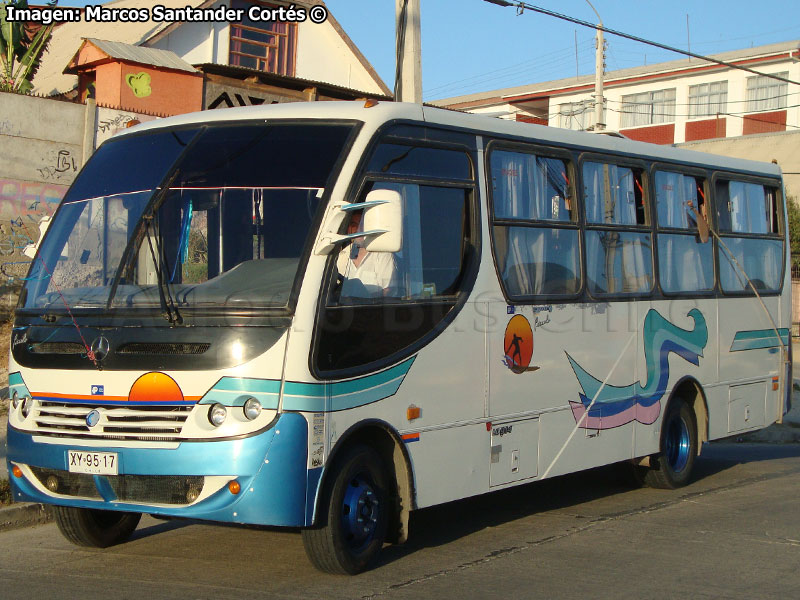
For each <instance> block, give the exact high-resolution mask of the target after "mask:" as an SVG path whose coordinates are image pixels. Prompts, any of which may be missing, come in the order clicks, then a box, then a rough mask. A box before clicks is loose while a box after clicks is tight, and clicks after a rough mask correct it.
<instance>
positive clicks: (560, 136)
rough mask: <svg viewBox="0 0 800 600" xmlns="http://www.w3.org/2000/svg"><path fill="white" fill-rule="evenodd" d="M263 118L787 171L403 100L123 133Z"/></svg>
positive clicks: (240, 115)
mask: <svg viewBox="0 0 800 600" xmlns="http://www.w3.org/2000/svg"><path fill="white" fill-rule="evenodd" d="M259 119H347V120H357V121H362V122H364V123H367V124H370V125H372V128H375V129H376V128H377V127H379V126H380V125H381V124H383V123H386V122H389V121H412V122H413V121H416V122H420V123H423V122H424V123H426V124H429V125H434V126H437V125H438V126H443V127H447V128H458V129H462V130H467V131H470V132H474V133H478V134H483V135H496V136H499V137H503V138H509V137H510V138H517V139H519V140H524V141H527V142H532V143H539V144H544V145H554V146H562V147H564V146H566V147H569V148H572V149H576V150H580V151H588V152H611V153H614V154H624V155H628V156H632V157H639V158H645V159H650V160H656V161H665V162H677V163H683V164H690V165H697V166H703V167H710V168H714V169H721V170H727V171H740V172H746V173H751V174H756V175H766V176H774V177H779V176H780V175H781V170H780V167H779V166H778V165H777V164H773V163H765V162H758V161H753V160H745V159H739V158H731V157H728V156H721V155H717V154H708V153H705V152H697V151H694V150H684V149H679V148H675V147H673V146H664V145H658V144H650V143H647V142H638V141H634V140H630V139H627V138H623V137H616V136H613V135H599V134H595V133H587V132H582V131H572V130H569V129H562V128H559V127H549V126H546V125H535V124H532V123H520V122H516V121H508V120H504V119H498V118H495V117H484V116H481V115H476V114H472V113H462V112H458V111H453V110H447V109H442V108H435V107H432V106H421V105H419V104H410V103H402V102H378V103H377V104H375V105H373V106H371V107H369V108H367V106H366V105H365V102H364V101H360V100H357V101H351V102H287V103H281V104H270V105H261V106H247V107H241V108H226V109H220V110H206V111H202V112H195V113H187V114H183V115H178V116H175V117H169V118H166V119H158V120H156V121H149V122H147V123H143V124H141V125H137V126H136V127H133V128H131V129H129V130H125V131H124V132H121V133H120V134H118V135H126V134H129V133H136V132H141V131H145V130H148V129H156V128H162V127H177V126H183V125H191V124H195V123H217V122H228V121H248V120H259ZM115 137H116V136H115Z"/></svg>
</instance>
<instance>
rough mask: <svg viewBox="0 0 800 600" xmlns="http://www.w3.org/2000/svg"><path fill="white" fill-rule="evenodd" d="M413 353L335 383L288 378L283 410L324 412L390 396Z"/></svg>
mask: <svg viewBox="0 0 800 600" xmlns="http://www.w3.org/2000/svg"><path fill="white" fill-rule="evenodd" d="M413 363H414V357H411V358H409V359H408V360H406V361H405V362H402V363H400V364H399V365H396V366H394V367H392V368H391V369H386V370H385V371H381V372H380V373H373V374H371V375H365V376H364V377H358V378H356V379H351V380H349V381H341V382H337V383H297V382H287V383H286V386H285V388H284V393H283V408H284V410H291V411H302V412H323V411H326V410H327V411H336V410H345V409H348V408H356V407H358V406H363V405H365V404H371V403H372V402H377V401H378V400H383V399H384V398H388V397H389V396H393V395H394V394H396V393H397V390H398V389H399V388H400V384H401V383H403V379H404V378H405V376H406V374H407V373H408V371H409V369H411V365H412V364H413Z"/></svg>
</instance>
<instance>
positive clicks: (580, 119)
mask: <svg viewBox="0 0 800 600" xmlns="http://www.w3.org/2000/svg"><path fill="white" fill-rule="evenodd" d="M603 118H605V108H604V109H603ZM594 120H595V119H594V101H593V100H588V99H587V100H584V101H582V102H566V103H564V104H559V105H558V126H559V127H561V128H562V129H572V130H575V131H586V130H588V129H589V128H591V127H594Z"/></svg>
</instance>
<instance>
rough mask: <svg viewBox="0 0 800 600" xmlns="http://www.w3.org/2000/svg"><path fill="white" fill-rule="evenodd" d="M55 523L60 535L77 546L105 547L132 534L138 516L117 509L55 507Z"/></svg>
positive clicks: (139, 517) (137, 514)
mask: <svg viewBox="0 0 800 600" xmlns="http://www.w3.org/2000/svg"><path fill="white" fill-rule="evenodd" d="M53 513H54V516H55V520H56V525H58V529H59V530H60V531H61V534H62V535H63V536H64V537H65V538H67V539H68V540H69V541H70V542H72V543H73V544H75V545H76V546H89V547H92V548H108V547H109V546H113V545H115V544H120V543H122V542H124V541H125V540H127V539H128V538H129V537H131V534H133V532H134V530H135V529H136V526H137V525H138V524H139V519H141V518H142V515H141V514H139V513H127V512H118V511H112V510H95V509H91V508H75V507H72V506H54V507H53Z"/></svg>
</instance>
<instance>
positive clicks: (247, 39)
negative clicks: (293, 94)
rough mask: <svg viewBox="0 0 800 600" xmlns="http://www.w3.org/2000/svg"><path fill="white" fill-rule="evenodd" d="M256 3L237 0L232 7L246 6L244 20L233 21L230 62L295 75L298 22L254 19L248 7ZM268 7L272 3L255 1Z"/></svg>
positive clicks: (260, 69)
mask: <svg viewBox="0 0 800 600" xmlns="http://www.w3.org/2000/svg"><path fill="white" fill-rule="evenodd" d="M252 4H254V3H253V2H245V1H244V0H238V1H236V2H233V4H232V5H233V8H238V9H243V10H244V18H243V19H242V22H241V23H234V24H231V41H230V64H231V65H234V66H237V67H248V68H250V69H256V70H258V71H265V72H267V73H276V74H277V75H288V76H290V77H294V74H295V72H294V70H295V54H296V50H297V23H289V22H285V21H252V20H251V19H250V18H249V17H248V15H247V9H248V8H250V6H251V5H252ZM255 4H259V5H263V6H265V7H269V8H276V7H275V6H273V5H271V4H265V3H261V2H258V3H255Z"/></svg>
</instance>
